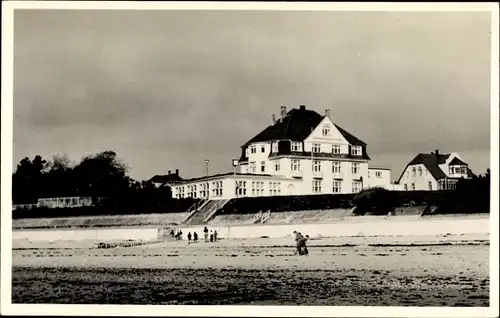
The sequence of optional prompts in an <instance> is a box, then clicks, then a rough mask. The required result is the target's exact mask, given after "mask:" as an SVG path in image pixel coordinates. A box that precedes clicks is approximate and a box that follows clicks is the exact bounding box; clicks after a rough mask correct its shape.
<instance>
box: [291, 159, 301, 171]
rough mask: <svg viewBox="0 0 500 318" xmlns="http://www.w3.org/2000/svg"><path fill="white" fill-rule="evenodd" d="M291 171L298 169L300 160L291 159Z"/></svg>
mask: <svg viewBox="0 0 500 318" xmlns="http://www.w3.org/2000/svg"><path fill="white" fill-rule="evenodd" d="M292 171H300V160H298V159H292Z"/></svg>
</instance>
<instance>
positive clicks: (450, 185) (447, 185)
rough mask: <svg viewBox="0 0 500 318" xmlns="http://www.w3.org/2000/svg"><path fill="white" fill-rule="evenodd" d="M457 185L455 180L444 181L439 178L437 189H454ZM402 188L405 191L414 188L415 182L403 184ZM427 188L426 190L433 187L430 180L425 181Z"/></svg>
mask: <svg viewBox="0 0 500 318" xmlns="http://www.w3.org/2000/svg"><path fill="white" fill-rule="evenodd" d="M456 187H457V184H456V182H455V181H449V180H448V181H446V180H440V181H439V182H438V189H439V190H455V189H456ZM404 189H405V191H408V189H411V190H413V191H414V190H416V187H415V182H412V183H411V184H410V185H408V184H407V183H405V184H404ZM427 189H428V190H434V189H433V187H432V181H429V182H427Z"/></svg>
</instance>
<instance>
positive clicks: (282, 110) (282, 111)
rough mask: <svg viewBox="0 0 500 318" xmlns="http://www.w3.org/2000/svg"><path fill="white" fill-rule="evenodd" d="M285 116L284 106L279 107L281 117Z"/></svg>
mask: <svg viewBox="0 0 500 318" xmlns="http://www.w3.org/2000/svg"><path fill="white" fill-rule="evenodd" d="M285 116H286V106H281V117H285Z"/></svg>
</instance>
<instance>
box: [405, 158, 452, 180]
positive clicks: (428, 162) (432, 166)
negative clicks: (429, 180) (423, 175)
mask: <svg viewBox="0 0 500 318" xmlns="http://www.w3.org/2000/svg"><path fill="white" fill-rule="evenodd" d="M449 156H450V155H449V154H446V155H441V154H440V155H435V154H428V153H419V154H418V155H417V156H416V157H415V158H413V160H412V161H410V163H408V164H407V165H406V167H405V168H404V170H403V173H404V172H405V171H406V169H407V168H408V167H409V166H413V165H418V164H423V165H424V166H425V167H426V168H427V170H429V172H430V173H431V175H432V176H433V177H434V179H436V180H439V179H441V178H445V177H446V174H445V173H444V172H443V170H441V168H439V165H441V164H444V163H445V162H446V159H448V157H449ZM403 173H401V176H400V177H399V179H398V182H399V180H401V177H402V176H403Z"/></svg>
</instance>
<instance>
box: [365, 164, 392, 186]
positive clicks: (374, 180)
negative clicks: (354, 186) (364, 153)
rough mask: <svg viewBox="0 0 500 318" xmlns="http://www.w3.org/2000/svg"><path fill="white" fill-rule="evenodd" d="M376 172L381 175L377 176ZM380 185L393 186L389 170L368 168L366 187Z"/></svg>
mask: <svg viewBox="0 0 500 318" xmlns="http://www.w3.org/2000/svg"><path fill="white" fill-rule="evenodd" d="M377 173H380V174H381V176H380V177H377ZM374 187H382V188H388V190H389V189H390V188H393V187H392V185H391V170H388V169H377V168H368V179H367V188H374Z"/></svg>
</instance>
